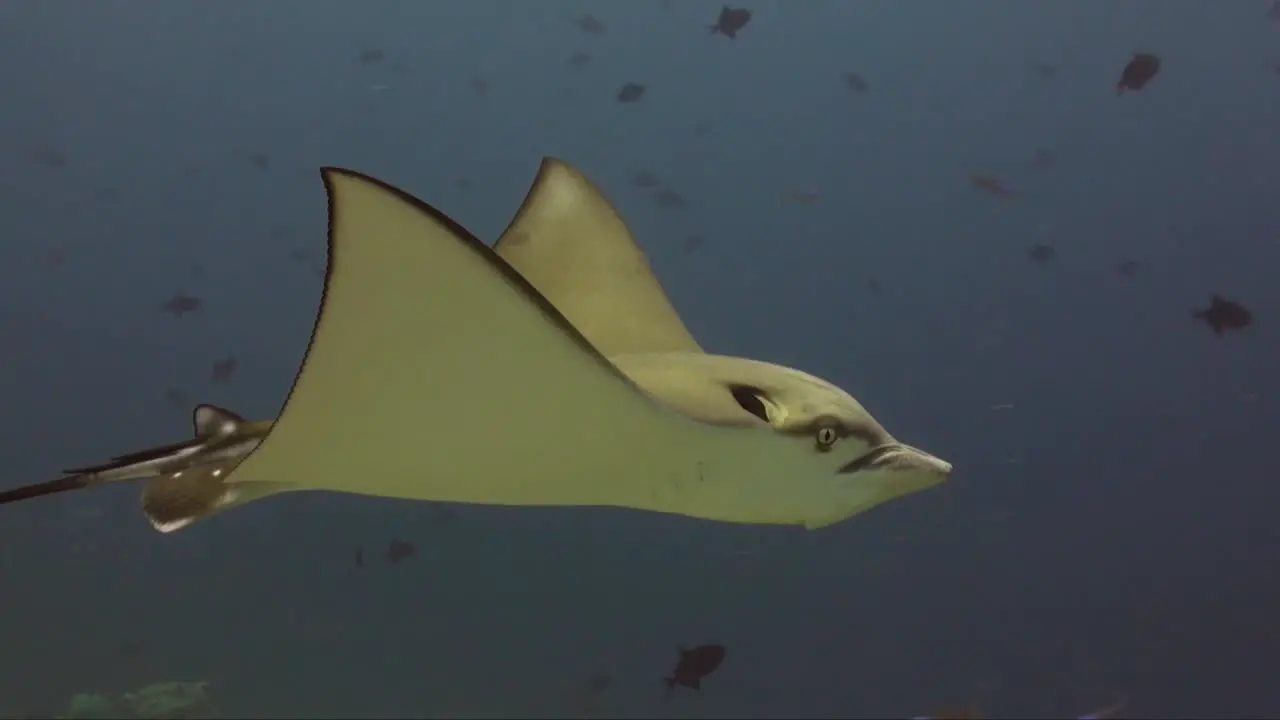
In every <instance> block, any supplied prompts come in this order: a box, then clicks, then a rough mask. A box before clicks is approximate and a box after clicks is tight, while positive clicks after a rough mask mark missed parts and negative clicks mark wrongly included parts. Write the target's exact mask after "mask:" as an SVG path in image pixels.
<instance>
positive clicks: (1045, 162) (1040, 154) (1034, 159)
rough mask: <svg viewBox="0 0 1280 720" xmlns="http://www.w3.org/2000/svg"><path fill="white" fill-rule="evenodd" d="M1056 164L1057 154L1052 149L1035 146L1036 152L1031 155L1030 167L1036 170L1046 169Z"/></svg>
mask: <svg viewBox="0 0 1280 720" xmlns="http://www.w3.org/2000/svg"><path fill="white" fill-rule="evenodd" d="M1057 164H1058V156H1057V155H1055V154H1054V152H1053V151H1052V150H1046V149H1045V148H1037V149H1036V154H1035V155H1032V156H1031V167H1033V168H1035V169H1036V170H1048V169H1050V168H1052V167H1053V166H1054V165H1057Z"/></svg>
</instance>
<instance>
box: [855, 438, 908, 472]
mask: <svg viewBox="0 0 1280 720" xmlns="http://www.w3.org/2000/svg"><path fill="white" fill-rule="evenodd" d="M905 451H906V448H905V447H903V446H902V445H898V444H896V443H890V444H888V445H881V446H880V447H877V448H875V449H874V450H872V451H871V452H869V453H867V454H865V455H863V456H861V457H856V458H854V459H853V460H852V461H850V462H849V463H847V464H845V465H844V466H843V467H841V468H840V470H839V472H840V474H843V475H847V474H850V473H856V472H862V471H863V470H872V469H875V468H879V467H884V466H887V465H891V464H892V463H893V461H894V458H896V457H898V456H900V455H901V454H902V453H903V452H905Z"/></svg>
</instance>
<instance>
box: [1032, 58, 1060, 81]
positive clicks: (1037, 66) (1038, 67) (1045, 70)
mask: <svg viewBox="0 0 1280 720" xmlns="http://www.w3.org/2000/svg"><path fill="white" fill-rule="evenodd" d="M1030 67H1031V72H1033V73H1035V74H1036V75H1039V76H1040V77H1042V78H1045V79H1046V80H1048V79H1050V78H1056V77H1058V68H1056V67H1054V66H1052V65H1050V64H1049V63H1047V62H1044V61H1043V60H1032V61H1031V64H1030Z"/></svg>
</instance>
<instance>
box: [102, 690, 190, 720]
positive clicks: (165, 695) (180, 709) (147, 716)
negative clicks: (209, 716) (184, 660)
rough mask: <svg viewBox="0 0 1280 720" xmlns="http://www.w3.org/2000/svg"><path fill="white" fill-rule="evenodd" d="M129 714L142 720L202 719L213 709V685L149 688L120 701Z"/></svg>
mask: <svg viewBox="0 0 1280 720" xmlns="http://www.w3.org/2000/svg"><path fill="white" fill-rule="evenodd" d="M120 705H121V706H123V707H124V708H125V714H126V715H127V716H128V717H131V718H139V720H180V719H182V718H194V717H199V716H200V714H201V713H203V712H204V711H206V710H208V709H209V683H207V682H164V683H155V684H154V685H148V686H146V687H144V688H142V689H141V690H139V691H137V692H131V693H125V694H124V696H123V697H121V698H120Z"/></svg>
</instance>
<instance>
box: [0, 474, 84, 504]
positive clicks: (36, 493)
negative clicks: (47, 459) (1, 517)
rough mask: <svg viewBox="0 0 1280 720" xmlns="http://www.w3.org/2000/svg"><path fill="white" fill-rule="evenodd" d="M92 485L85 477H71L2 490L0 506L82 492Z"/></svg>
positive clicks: (0, 492)
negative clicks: (65, 493) (48, 496)
mask: <svg viewBox="0 0 1280 720" xmlns="http://www.w3.org/2000/svg"><path fill="white" fill-rule="evenodd" d="M93 484H94V483H93V480H92V479H91V478H90V477H88V476H86V475H72V476H70V477H64V478H58V479H57V480H50V481H49V482H42V483H36V484H35V485H27V486H25V487H20V488H14V489H12V490H4V491H0V505H4V504H5V503H11V502H18V501H20V500H30V499H31V498H38V497H43V496H45V495H55V494H57V493H64V492H70V491H72V490H83V489H84V488H87V487H90V486H91V485H93Z"/></svg>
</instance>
